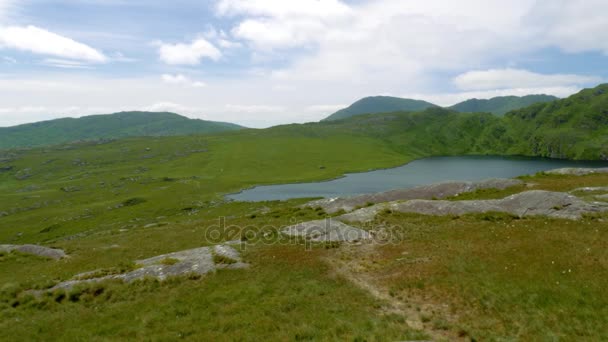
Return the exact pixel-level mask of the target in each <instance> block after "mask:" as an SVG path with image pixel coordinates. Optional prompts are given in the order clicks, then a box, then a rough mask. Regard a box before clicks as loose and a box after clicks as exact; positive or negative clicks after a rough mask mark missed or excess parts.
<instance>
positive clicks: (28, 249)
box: [0, 245, 67, 260]
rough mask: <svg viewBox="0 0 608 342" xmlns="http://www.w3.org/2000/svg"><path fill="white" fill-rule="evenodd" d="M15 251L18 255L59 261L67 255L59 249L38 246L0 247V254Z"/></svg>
mask: <svg viewBox="0 0 608 342" xmlns="http://www.w3.org/2000/svg"><path fill="white" fill-rule="evenodd" d="M13 251H17V252H19V253H24V254H31V255H37V256H40V257H43V258H49V259H55V260H59V259H62V258H65V257H66V256H67V255H66V254H65V252H64V251H63V250H61V249H55V248H49V247H44V246H38V245H0V252H5V253H10V252H13Z"/></svg>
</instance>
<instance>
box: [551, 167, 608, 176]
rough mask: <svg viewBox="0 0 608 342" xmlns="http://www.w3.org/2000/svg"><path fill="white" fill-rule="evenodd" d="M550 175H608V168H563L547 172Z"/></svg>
mask: <svg viewBox="0 0 608 342" xmlns="http://www.w3.org/2000/svg"><path fill="white" fill-rule="evenodd" d="M545 173H547V174H550V175H571V176H585V175H590V174H594V173H608V167H604V168H595V169H593V168H563V169H555V170H549V171H545Z"/></svg>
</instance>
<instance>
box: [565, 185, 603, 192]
mask: <svg viewBox="0 0 608 342" xmlns="http://www.w3.org/2000/svg"><path fill="white" fill-rule="evenodd" d="M602 191H605V192H608V186H597V187H585V188H578V189H574V190H572V191H570V193H574V192H602Z"/></svg>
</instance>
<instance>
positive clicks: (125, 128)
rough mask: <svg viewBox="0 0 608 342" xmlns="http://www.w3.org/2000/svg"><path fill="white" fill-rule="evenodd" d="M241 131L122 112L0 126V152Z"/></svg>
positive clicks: (161, 115)
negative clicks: (81, 142) (73, 144)
mask: <svg viewBox="0 0 608 342" xmlns="http://www.w3.org/2000/svg"><path fill="white" fill-rule="evenodd" d="M241 128H242V127H240V126H238V125H234V124H229V123H224V122H213V121H204V120H193V119H188V118H186V117H183V116H180V115H177V114H174V113H151V112H122V113H115V114H108V115H92V116H85V117H82V118H79V119H71V118H66V119H57V120H50V121H44V122H36V123H32V124H25V125H20V126H15V127H6V128H1V127H0V149H6V148H12V147H28V146H43V145H55V144H61V143H67V142H72V141H78V140H87V141H93V140H104V139H116V138H124V137H134V136H172V135H186V134H205V133H215V132H224V131H232V130H238V129H241Z"/></svg>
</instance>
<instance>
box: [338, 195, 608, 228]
mask: <svg viewBox="0 0 608 342" xmlns="http://www.w3.org/2000/svg"><path fill="white" fill-rule="evenodd" d="M385 210H390V211H394V212H401V213H417V214H423V215H436V216H444V215H464V214H473V213H487V212H502V213H508V214H511V215H515V216H518V217H529V216H547V217H551V218H559V219H569V220H578V219H580V218H581V217H582V216H583V215H585V214H593V213H599V212H606V211H608V204H604V203H599V202H593V203H589V202H585V201H583V200H581V199H579V198H578V197H576V196H572V195H569V194H566V193H561V192H550V191H541V190H534V191H526V192H522V193H519V194H515V195H511V196H509V197H506V198H504V199H499V200H475V201H428V200H411V201H405V202H390V203H384V204H379V205H375V206H372V207H369V208H363V209H360V210H356V211H354V212H352V213H349V214H345V215H342V216H339V217H338V219H339V220H341V221H346V222H365V221H371V220H373V219H374V218H375V217H376V215H377V214H378V213H380V212H382V211H385Z"/></svg>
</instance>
